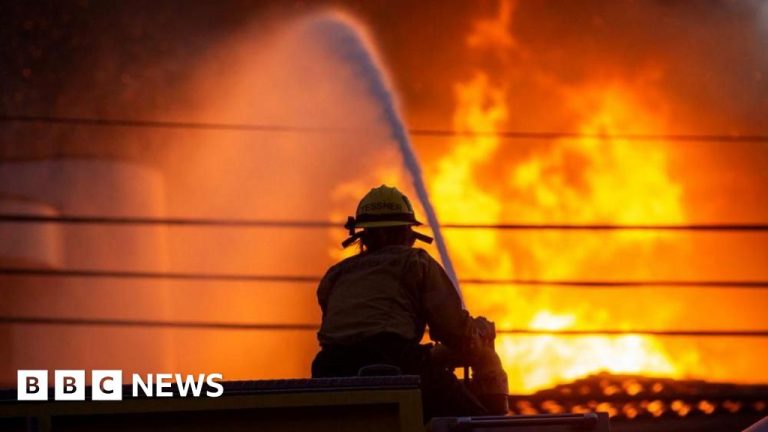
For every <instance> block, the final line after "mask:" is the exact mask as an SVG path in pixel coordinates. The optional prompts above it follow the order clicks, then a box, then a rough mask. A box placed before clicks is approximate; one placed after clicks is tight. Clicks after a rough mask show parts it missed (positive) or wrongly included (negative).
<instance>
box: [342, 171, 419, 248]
mask: <svg viewBox="0 0 768 432" xmlns="http://www.w3.org/2000/svg"><path fill="white" fill-rule="evenodd" d="M402 225H413V226H418V225H421V222H419V221H418V220H417V219H416V213H415V212H414V211H413V205H411V202H410V201H409V200H408V197H407V196H405V194H403V193H402V192H400V191H399V190H397V188H395V187H389V186H386V185H381V186H379V187H377V188H373V189H371V190H370V192H368V193H367V194H366V195H365V196H364V197H363V199H362V200H360V204H358V205H357V211H356V212H355V216H354V217H352V216H350V217H349V218H347V223H346V224H345V225H344V228H346V229H348V230H349V238H348V239H346V240H344V242H343V243H342V246H344V247H347V246H349V245H350V244H352V243H353V242H354V241H355V240H357V239H358V238H359V237H360V232H355V230H356V229H359V228H363V229H364V228H382V227H393V226H402ZM416 238H417V239H419V240H422V241H426V242H427V243H431V242H432V238H431V237H429V236H426V235H424V234H419V233H416Z"/></svg>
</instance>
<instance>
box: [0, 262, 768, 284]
mask: <svg viewBox="0 0 768 432" xmlns="http://www.w3.org/2000/svg"><path fill="white" fill-rule="evenodd" d="M0 275H6V276H21V277H62V278H113V279H152V280H156V279H169V280H199V281H221V282H276V283H317V282H319V281H320V277H318V276H309V275H256V274H231V273H230V274H210V273H173V272H139V271H115V270H90V269H34V268H10V267H0ZM460 282H461V283H462V284H467V285H523V286H525V285H529V286H563V287H577V288H603V289H607V288H662V287H678V288H739V289H768V281H738V280H734V281H714V280H700V281H684V280H645V281H641V280H637V281H627V280H616V281H609V280H605V281H586V280H540V279H518V278H467V279H461V280H460Z"/></svg>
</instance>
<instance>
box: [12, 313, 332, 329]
mask: <svg viewBox="0 0 768 432" xmlns="http://www.w3.org/2000/svg"><path fill="white" fill-rule="evenodd" d="M0 324H11V325H19V324H20V325H60V326H113V327H146V328H180V329H206V330H265V331H270V330H271V331H310V330H312V331H317V330H318V329H319V328H320V326H319V325H318V324H279V323H263V324H261V323H215V322H203V321H157V320H133V319H97V318H94V319H88V318H38V317H13V316H4V317H0Z"/></svg>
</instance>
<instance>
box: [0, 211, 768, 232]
mask: <svg viewBox="0 0 768 432" xmlns="http://www.w3.org/2000/svg"><path fill="white" fill-rule="evenodd" d="M0 222H4V223H33V224H37V223H58V224H71V225H88V224H94V225H168V226H202V227H206V226H217V227H219V226H220V227H245V228H262V227H269V228H342V227H343V225H344V224H343V222H333V221H316V220H315V221H312V220H266V219H216V218H180V217H176V218H157V217H141V216H77V215H59V216H47V215H32V214H21V213H5V214H0ZM440 228H443V229H470V230H476V229H494V230H511V231H534V230H549V231H768V224H738V223H736V224H733V223H728V224H678V225H672V224H626V225H617V224H456V223H447V224H441V225H440Z"/></svg>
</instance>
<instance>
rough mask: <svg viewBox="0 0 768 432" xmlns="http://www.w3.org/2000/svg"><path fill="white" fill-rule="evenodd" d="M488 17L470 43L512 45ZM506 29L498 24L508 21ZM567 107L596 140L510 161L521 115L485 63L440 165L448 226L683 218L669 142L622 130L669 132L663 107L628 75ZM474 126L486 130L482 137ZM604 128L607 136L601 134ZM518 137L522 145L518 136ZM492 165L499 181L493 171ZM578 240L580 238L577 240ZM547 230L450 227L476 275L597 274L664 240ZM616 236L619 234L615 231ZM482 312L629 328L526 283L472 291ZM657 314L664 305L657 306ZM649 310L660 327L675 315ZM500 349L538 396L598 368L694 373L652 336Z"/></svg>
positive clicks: (572, 325) (459, 109)
mask: <svg viewBox="0 0 768 432" xmlns="http://www.w3.org/2000/svg"><path fill="white" fill-rule="evenodd" d="M512 9H513V8H512V7H511V6H510V4H509V3H504V4H503V5H502V8H501V14H500V17H499V18H498V22H497V23H498V26H503V27H505V28H506V26H507V23H508V21H509V17H508V16H509V14H510V13H511V11H512ZM493 24H494V22H493V21H483V22H482V23H479V24H478V25H477V26H476V28H475V31H474V32H473V34H472V35H471V36H470V38H469V39H468V42H469V44H470V46H479V45H483V44H484V45H490V46H493V45H494V44H496V45H497V46H498V47H499V48H509V46H510V45H513V44H514V39H513V38H511V37H510V36H508V35H507V33H506V31H504V32H502V31H498V30H497V29H496V30H494V28H495V27H494V25H493ZM498 26H497V27H498ZM562 93H563V94H564V102H563V105H564V106H563V109H566V110H570V111H572V114H573V115H574V116H575V117H576V118H578V119H579V123H580V127H579V128H578V132H581V133H583V134H585V135H588V136H589V137H585V138H579V139H561V140H558V141H555V142H553V143H540V144H541V146H540V150H538V151H534V152H533V153H531V154H530V155H528V156H525V157H523V158H519V159H511V160H508V161H505V160H503V159H502V158H501V157H500V156H499V154H500V146H502V143H501V141H500V140H501V138H500V137H499V136H497V135H495V133H496V132H497V131H499V130H500V129H502V128H503V124H504V122H505V120H507V117H508V116H509V113H510V107H509V106H507V101H508V100H509V98H510V96H511V95H510V94H509V92H508V90H507V89H506V88H505V86H504V84H503V82H502V83H499V84H494V83H493V82H492V80H491V79H490V78H489V76H488V74H486V73H484V72H482V71H478V72H477V73H476V74H475V75H474V76H473V77H471V78H470V79H468V80H466V81H464V82H459V83H457V84H456V86H455V99H456V109H455V111H454V120H453V124H454V129H455V131H456V132H459V133H460V134H459V136H461V137H462V138H460V139H458V140H457V141H456V142H455V144H454V146H453V148H452V150H451V152H450V153H448V154H447V155H445V156H443V157H442V158H440V159H439V160H437V161H432V162H431V163H430V164H429V166H430V167H432V168H433V171H432V175H431V176H429V178H428V181H429V182H430V189H431V193H432V197H433V200H434V203H435V206H436V208H437V210H438V213H439V215H440V218H441V220H442V221H443V222H450V223H487V224H494V223H504V222H525V223H542V224H547V223H616V224H623V223H624V224H638V223H654V222H657V223H658V222H660V223H669V224H675V223H683V222H685V213H684V209H683V208H682V205H681V187H680V186H679V185H678V184H676V183H675V182H674V181H673V180H672V179H671V178H670V176H669V175H668V172H667V171H668V168H667V160H666V154H665V144H664V143H663V142H654V143H643V144H642V145H639V144H638V143H636V142H628V141H626V140H622V139H618V138H614V137H612V135H613V134H617V133H622V132H628V131H630V132H635V133H643V132H645V133H659V132H662V128H663V125H664V122H663V119H661V118H659V116H660V114H658V113H655V112H651V110H649V109H648V108H646V107H644V106H642V104H641V103H640V102H638V101H636V100H635V99H634V98H633V93H632V89H631V88H629V87H628V86H627V85H623V84H621V83H602V82H598V83H594V84H590V85H585V86H580V87H578V88H573V89H566V90H564V91H563V92H562ZM473 133H476V134H477V135H475V136H472V134H473ZM595 136H599V138H595ZM509 144H510V145H514V144H515V143H509ZM489 171H491V172H492V175H491V178H492V179H493V180H492V181H487V180H485V181H483V180H481V179H487V178H488V173H489ZM569 236H570V237H569ZM572 236H573V234H569V233H563V232H557V231H545V232H532V233H525V234H524V235H523V234H520V235H517V236H516V235H515V234H514V233H513V234H511V235H510V234H504V233H502V232H500V231H498V230H493V229H486V230H449V231H448V232H447V233H446V238H447V241H448V243H449V247H450V250H451V252H452V257H453V259H454V260H456V266H457V268H458V271H459V273H460V275H462V276H464V277H469V278H476V277H480V278H483V277H485V278H515V277H522V278H532V279H543V280H553V279H568V278H572V279H595V277H594V275H596V274H597V275H599V274H601V271H602V270H601V265H613V266H616V265H618V261H617V259H616V257H614V255H615V256H619V255H621V254H622V252H623V251H625V250H627V248H631V249H632V250H634V251H635V253H638V251H643V250H646V251H647V250H650V249H653V247H654V245H655V244H656V243H657V242H661V241H664V239H663V237H662V236H660V235H659V234H655V233H650V232H630V233H626V232H624V233H615V234H611V235H610V236H606V235H605V234H600V233H597V234H592V235H582V236H580V237H578V241H570V242H569V240H572ZM606 237H608V238H606ZM622 274H624V275H625V277H636V278H642V277H643V276H646V277H647V276H648V271H647V269H645V268H643V267H640V266H635V268H632V266H627V268H626V269H625V271H624V273H622ZM464 288H465V289H464V293H465V297H466V302H467V305H468V306H469V309H470V310H472V312H473V313H480V312H481V313H485V314H487V315H489V316H491V317H492V319H495V320H496V323H497V326H498V327H499V328H529V329H538V330H562V329H599V328H601V327H603V328H605V327H612V328H616V327H622V326H623V327H625V328H626V327H629V326H628V325H627V323H625V322H622V321H621V320H617V318H616V317H612V319H608V317H610V316H611V313H610V312H609V311H606V310H601V309H599V308H597V309H595V308H590V305H589V304H587V303H586V302H584V301H581V302H571V303H570V304H568V305H563V304H556V303H557V302H554V301H552V298H551V296H550V295H547V294H548V293H549V292H548V291H546V290H542V291H544V292H532V291H530V289H529V288H526V287H515V286H506V287H505V286H492V287H487V286H483V287H473V286H467V287H464ZM649 313H651V314H653V312H649ZM656 315H657V316H653V315H651V316H649V318H651V322H654V323H655V324H658V322H659V320H663V317H664V313H663V312H661V313H657V314H656ZM498 349H499V351H500V354H501V356H502V359H503V361H504V363H505V365H506V368H507V371H508V373H509V376H510V385H511V389H512V391H513V392H531V391H535V390H538V389H541V388H544V387H549V386H552V385H554V384H556V383H559V382H566V381H570V380H573V379H575V378H578V377H583V376H585V375H588V374H590V373H594V372H597V371H609V372H615V373H644V374H652V375H655V376H672V377H679V376H681V375H682V374H683V371H682V370H681V368H680V367H679V366H678V365H676V364H675V362H674V361H673V360H672V359H671V358H670V356H669V355H668V354H667V353H666V352H665V350H664V348H663V347H662V345H660V343H659V342H658V341H657V340H656V339H654V338H651V337H644V336H639V335H627V336H618V337H615V336H614V337H601V336H588V337H557V336H510V335H503V336H501V337H500V340H499V341H498Z"/></svg>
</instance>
